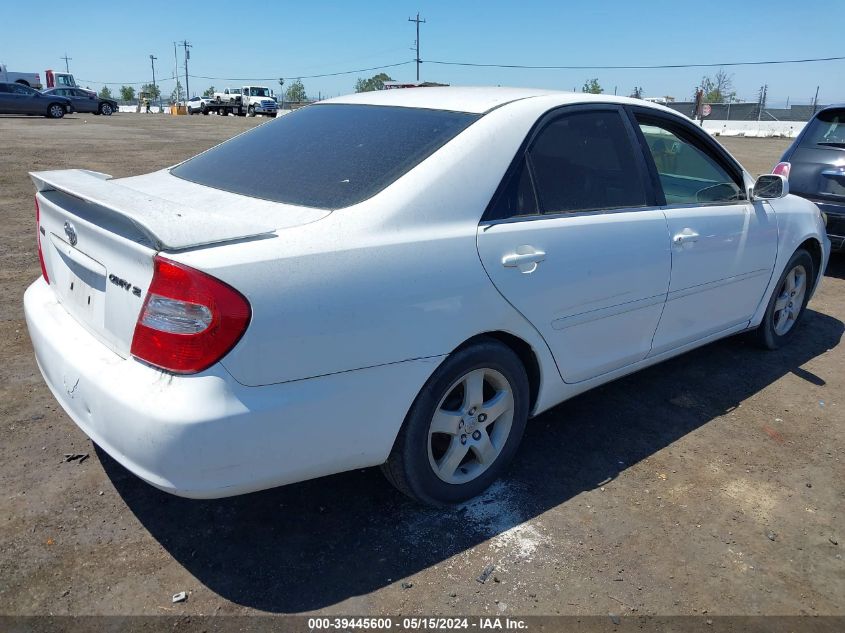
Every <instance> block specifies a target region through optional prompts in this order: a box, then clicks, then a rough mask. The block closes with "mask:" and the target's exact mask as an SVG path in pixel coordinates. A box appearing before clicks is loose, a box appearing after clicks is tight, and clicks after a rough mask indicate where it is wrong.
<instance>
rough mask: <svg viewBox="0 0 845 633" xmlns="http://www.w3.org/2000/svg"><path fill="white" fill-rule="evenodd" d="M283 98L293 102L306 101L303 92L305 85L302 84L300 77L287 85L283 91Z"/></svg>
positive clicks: (306, 97)
mask: <svg viewBox="0 0 845 633" xmlns="http://www.w3.org/2000/svg"><path fill="white" fill-rule="evenodd" d="M285 100H286V101H294V102H300V101H308V95H307V94H305V86H304V85H303V83H302V80H301V79H297V80H296V81H294V82H293V83H292V84H291V85H290V86H288V89H287V91H286V92H285Z"/></svg>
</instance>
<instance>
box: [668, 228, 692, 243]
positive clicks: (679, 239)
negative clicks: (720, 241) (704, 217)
mask: <svg viewBox="0 0 845 633" xmlns="http://www.w3.org/2000/svg"><path fill="white" fill-rule="evenodd" d="M672 241H673V242H675V244H686V243H687V242H697V241H698V233H696V232H695V231H693V230H692V229H684V230H683V231H681V232H680V233H678V234H677V235H675V237H673V238H672Z"/></svg>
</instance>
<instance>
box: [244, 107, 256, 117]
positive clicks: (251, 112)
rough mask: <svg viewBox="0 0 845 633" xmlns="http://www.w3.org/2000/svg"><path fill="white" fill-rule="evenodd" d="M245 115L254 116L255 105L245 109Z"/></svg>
mask: <svg viewBox="0 0 845 633" xmlns="http://www.w3.org/2000/svg"><path fill="white" fill-rule="evenodd" d="M246 113H247V116H255V106H249V107H248V108H247V110H246Z"/></svg>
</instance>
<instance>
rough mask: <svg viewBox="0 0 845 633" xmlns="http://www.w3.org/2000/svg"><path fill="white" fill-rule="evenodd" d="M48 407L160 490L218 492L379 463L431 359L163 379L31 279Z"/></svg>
mask: <svg viewBox="0 0 845 633" xmlns="http://www.w3.org/2000/svg"><path fill="white" fill-rule="evenodd" d="M24 310H25V313H26V321H27V327H28V329H29V333H30V337H31V339H32V345H33V348H34V350H35V356H36V359H37V361H38V366H39V368H40V369H41V373H42V374H43V375H44V380H45V381H46V383H47V386H48V387H49V388H50V391H51V392H52V393H53V395H54V396H55V398H56V400H57V401H58V402H59V404H61V406H62V408H63V409H64V410H65V411H66V412H67V414H68V415H69V416H70V417H71V419H73V421H74V422H75V423H76V424H77V426H79V428H80V429H82V431H83V432H84V433H85V434H86V435H88V437H90V438H91V439H92V440H93V441H94V442H95V443H96V444H97V445H99V446H100V447H101V448H102V449H103V450H105V451H106V452H107V453H108V454H109V455H111V456H112V457H113V458H114V459H115V460H117V461H118V462H120V463H121V464H122V465H123V466H124V467H126V468H127V469H128V470H130V471H131V472H133V473H134V474H136V475H137V476H138V477H140V478H141V479H144V480H145V481H147V482H148V483H150V484H152V485H153V486H156V487H157V488H160V489H162V490H165V491H167V492H170V493H173V494H176V495H179V496H184V497H192V498H217V497H226V496H231V495H236V494H241V493H245V492H251V491H254V490H260V489H264V488H271V487H274V486H278V485H283V484H287V483H293V482H296V481H302V480H305V479H311V478H314V477H319V476H322V475H328V474H332V473H337V472H341V471H344V470H350V469H353V468H362V467H365V466H372V465H377V464H380V463H382V462H383V461H384V460H385V459H386V458H387V455H388V453H389V452H390V449H391V447H392V445H393V441H394V439H395V437H396V434H397V432H398V431H399V428H400V426H401V424H402V420H403V419H404V416H405V414H406V412H407V410H408V408H409V407H410V404H411V402H412V401H413V399H414V397H415V396H416V394H417V391H418V390H419V388H420V387H421V385H422V384H423V383H424V382H425V380H426V379H427V378H428V376H429V375H430V373H431V372H432V371H433V370H434V367H436V365H437V364H438V363H439V362H440V360H441V359H440V358H436V359H426V360H416V361H406V362H402V363H396V364H393V365H387V366H383V367H374V368H370V369H362V370H357V371H351V372H346V373H343V374H334V375H330V376H324V377H320V378H312V379H307V380H300V381H296V382H290V383H283V384H278V385H268V386H264V387H245V386H243V385H241V384H240V383H238V382H237V381H235V380H234V378H232V377H231V375H229V374H228V372H226V370H225V369H223V368H222V366H220V365H219V364H218V365H215V366H214V367H212V368H211V369H209V370H207V371H206V372H203V373H202V374H197V375H193V376H174V375H171V374H167V373H165V372H161V371H158V370H156V369H153V368H152V367H149V366H147V365H145V364H143V363H140V362H138V361H135V360H133V359H124V358H122V357H120V356H118V355H117V354H115V353H113V352H112V351H111V350H109V349H108V348H106V347H105V346H104V345H103V344H101V343H100V342H99V341H97V340H96V339H95V338H94V337H93V336H92V335H91V334H89V333H88V332H87V331H86V330H85V329H84V328H82V327H81V326H80V325H79V324H77V323H76V321H74V320H73V318H72V317H71V316H70V315H69V314H68V313H67V312H66V311H65V309H64V308H63V307H62V306H61V304H59V303H58V301H57V300H56V298H55V295H54V294H53V292H52V290H51V289H50V287H49V286H48V285H47V284H46V283H45V281H44V279H43V278H39V279H38V280H37V281H36V282H34V283H33V284H32V285H31V286H30V287H29V288H28V289H27V291H26V294H25V295H24Z"/></svg>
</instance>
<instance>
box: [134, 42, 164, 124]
mask: <svg viewBox="0 0 845 633" xmlns="http://www.w3.org/2000/svg"><path fill="white" fill-rule="evenodd" d="M157 59H158V57H156V56H155V55H153V54H152V53H150V66H151V67H152V69H153V90H158V86H156V60H157ZM153 98H155V94H153ZM138 103H139V107H140V102H138ZM158 111H159V113H161V112H163V110H162V107H161V91H160V90H159V91H158Z"/></svg>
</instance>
